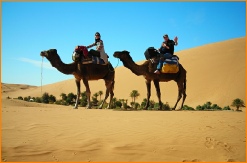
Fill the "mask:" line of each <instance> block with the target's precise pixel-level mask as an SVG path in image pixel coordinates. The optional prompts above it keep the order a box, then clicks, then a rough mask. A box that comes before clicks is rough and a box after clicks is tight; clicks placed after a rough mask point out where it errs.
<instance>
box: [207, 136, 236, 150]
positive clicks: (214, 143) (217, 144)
mask: <svg viewBox="0 0 247 163" xmlns="http://www.w3.org/2000/svg"><path fill="white" fill-rule="evenodd" d="M204 145H205V146H206V148H209V149H214V148H222V149H224V150H225V151H227V152H233V150H232V146H230V145H229V144H227V143H224V142H221V141H218V140H215V139H214V138H211V137H206V141H205V143H204Z"/></svg>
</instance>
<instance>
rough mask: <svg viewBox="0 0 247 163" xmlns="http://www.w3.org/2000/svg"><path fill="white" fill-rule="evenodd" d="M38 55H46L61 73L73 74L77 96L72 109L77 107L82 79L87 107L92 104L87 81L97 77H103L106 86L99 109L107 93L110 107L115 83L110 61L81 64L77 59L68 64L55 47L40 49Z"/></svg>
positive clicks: (97, 78)
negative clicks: (100, 63) (62, 59)
mask: <svg viewBox="0 0 247 163" xmlns="http://www.w3.org/2000/svg"><path fill="white" fill-rule="evenodd" d="M40 55H41V56H43V57H46V58H47V59H48V60H49V61H50V63H51V65H52V66H53V67H55V68H56V69H57V70H58V71H60V72H61V73H63V74H66V75H70V74H73V75H74V77H75V82H76V86H77V98H76V103H75V106H74V109H78V104H79V98H80V94H81V91H80V81H81V80H82V81H83V83H84V85H85V87H86V94H87V102H88V104H87V109H90V108H91V107H92V106H91V103H90V96H91V92H90V88H89V84H88V81H89V80H99V79H103V80H104V81H105V86H106V93H105V98H104V100H103V102H102V103H101V105H100V106H99V109H102V107H103V105H104V103H105V101H106V99H107V98H108V96H109V93H110V102H109V104H108V106H107V108H110V107H111V102H112V98H113V96H114V93H113V89H114V83H115V81H114V78H115V71H114V68H113V67H112V65H111V63H110V62H109V63H108V64H107V65H99V64H93V63H90V64H82V63H81V62H79V61H75V62H72V63H70V64H65V63H63V62H62V61H61V59H60V56H59V55H58V54H57V50H56V49H49V50H47V51H42V52H41V53H40Z"/></svg>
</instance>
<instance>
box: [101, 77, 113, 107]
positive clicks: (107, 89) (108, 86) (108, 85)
mask: <svg viewBox="0 0 247 163" xmlns="http://www.w3.org/2000/svg"><path fill="white" fill-rule="evenodd" d="M111 84H112V82H109V81H106V80H105V86H106V93H105V98H104V100H103V102H102V103H101V105H100V106H99V109H102V107H103V105H104V104H105V101H106V100H107V98H108V97H109V92H110V87H111ZM108 106H109V105H108Z"/></svg>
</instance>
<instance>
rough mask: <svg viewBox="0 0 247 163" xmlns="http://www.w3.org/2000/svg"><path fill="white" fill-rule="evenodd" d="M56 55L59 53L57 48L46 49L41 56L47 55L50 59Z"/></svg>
mask: <svg viewBox="0 0 247 163" xmlns="http://www.w3.org/2000/svg"><path fill="white" fill-rule="evenodd" d="M54 55H58V54H57V50H56V49H50V50H44V51H42V52H41V53H40V56H42V57H46V58H47V59H48V60H49V59H50V58H52V56H54Z"/></svg>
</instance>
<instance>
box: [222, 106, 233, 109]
mask: <svg viewBox="0 0 247 163" xmlns="http://www.w3.org/2000/svg"><path fill="white" fill-rule="evenodd" d="M222 110H231V108H230V106H225V107H224V108H223V109H222Z"/></svg>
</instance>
